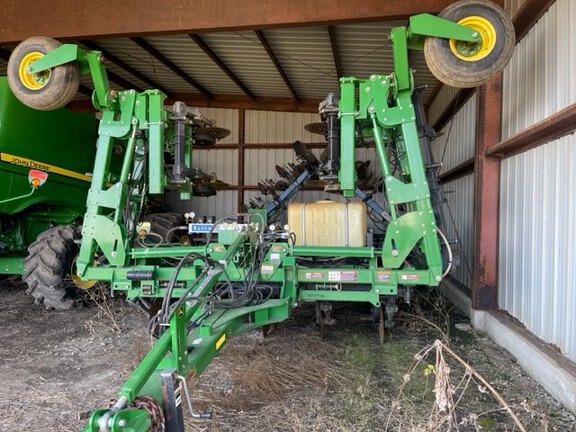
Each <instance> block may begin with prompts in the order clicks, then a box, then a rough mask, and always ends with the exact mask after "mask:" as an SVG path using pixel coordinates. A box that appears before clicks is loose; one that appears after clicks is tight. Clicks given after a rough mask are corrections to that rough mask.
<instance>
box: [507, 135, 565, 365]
mask: <svg viewBox="0 0 576 432" xmlns="http://www.w3.org/2000/svg"><path fill="white" fill-rule="evenodd" d="M501 175H502V177H501V178H502V181H501V188H500V195H501V196H500V237H499V282H498V286H499V299H498V301H499V307H500V308H501V309H504V310H506V311H507V312H509V313H510V314H511V315H512V316H514V317H515V318H517V319H519V320H520V321H521V322H522V323H523V324H524V325H525V326H526V327H527V328H528V329H529V330H530V331H532V332H533V333H534V334H536V336H538V337H540V338H542V339H543V340H544V341H546V342H547V343H551V344H553V345H555V346H557V347H558V348H559V349H560V350H561V351H562V352H563V353H564V354H565V355H567V356H568V357H570V358H571V359H573V360H576V313H574V311H576V230H575V229H574V226H575V225H576V200H574V199H573V197H574V196H576V136H574V135H569V136H566V137H564V138H561V139H559V140H557V141H555V142H553V143H550V144H546V145H543V146H541V147H538V148H535V149H532V150H529V151H527V152H524V153H522V154H519V155H517V156H514V157H511V158H508V159H505V160H503V161H502V168H501Z"/></svg>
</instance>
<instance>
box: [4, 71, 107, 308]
mask: <svg viewBox="0 0 576 432" xmlns="http://www.w3.org/2000/svg"><path fill="white" fill-rule="evenodd" d="M97 132H98V123H97V121H96V118H95V116H94V114H91V113H73V112H70V111H68V110H66V109H65V108H62V109H58V110H54V111H46V112H41V111H37V110H35V109H32V108H29V107H27V106H26V105H24V104H23V103H22V102H20V101H19V100H18V99H17V98H16V97H14V95H13V94H12V91H11V90H10V88H9V86H8V81H7V79H6V78H5V77H1V78H0V184H1V185H2V187H1V188H0V273H3V274H21V275H23V279H24V281H26V283H27V284H28V290H29V292H30V293H31V294H32V295H33V296H34V297H35V299H36V301H37V302H38V303H42V304H44V305H45V306H46V307H48V308H53V309H68V308H70V307H72V306H73V305H74V304H75V299H76V289H75V287H74V284H73V283H71V281H70V280H69V279H70V277H71V276H70V275H71V274H73V272H72V271H71V269H72V261H73V259H74V257H75V256H76V254H77V253H78V245H77V244H76V241H77V240H78V239H79V238H80V228H81V225H82V218H83V217H84V213H85V211H86V196H87V194H88V189H89V188H90V182H91V180H92V177H91V176H92V174H91V173H92V169H93V167H94V158H95V155H96V146H95V142H96V137H97V136H98V134H97Z"/></svg>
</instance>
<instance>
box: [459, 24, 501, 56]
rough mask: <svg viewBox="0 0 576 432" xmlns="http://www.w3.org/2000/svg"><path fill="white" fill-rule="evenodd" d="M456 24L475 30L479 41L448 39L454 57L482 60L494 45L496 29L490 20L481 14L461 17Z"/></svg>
mask: <svg viewBox="0 0 576 432" xmlns="http://www.w3.org/2000/svg"><path fill="white" fill-rule="evenodd" d="M458 24H460V25H463V26H466V27H468V28H471V29H473V30H476V31H477V32H478V35H479V36H480V41H479V42H465V41H459V40H456V39H450V49H451V50H452V52H453V53H454V55H455V56H456V57H458V58H459V59H461V60H465V61H470V62H474V61H478V60H482V59H483V58H484V57H486V56H487V55H488V54H490V53H491V52H492V50H493V49H494V47H495V46H496V29H495V28H494V26H493V25H492V23H491V22H490V21H488V20H487V19H486V18H483V17H481V16H469V17H465V18H462V19H461V20H460V21H458Z"/></svg>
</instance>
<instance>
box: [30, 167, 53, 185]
mask: <svg viewBox="0 0 576 432" xmlns="http://www.w3.org/2000/svg"><path fill="white" fill-rule="evenodd" d="M47 178H48V173H47V172H44V171H38V170H35V169H31V170H30V171H29V172H28V181H29V182H30V185H32V187H35V188H36V187H38V186H42V185H43V184H44V182H46V179H47Z"/></svg>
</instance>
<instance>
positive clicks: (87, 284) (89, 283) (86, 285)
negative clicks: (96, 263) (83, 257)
mask: <svg viewBox="0 0 576 432" xmlns="http://www.w3.org/2000/svg"><path fill="white" fill-rule="evenodd" d="M77 259H78V255H76V256H75V257H74V260H73V261H72V268H71V269H70V276H71V277H72V282H74V285H76V287H77V288H80V289H82V290H88V289H90V288H92V287H94V285H96V284H97V283H98V281H97V280H82V279H80V276H78V275H77V274H76V260H77Z"/></svg>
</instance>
